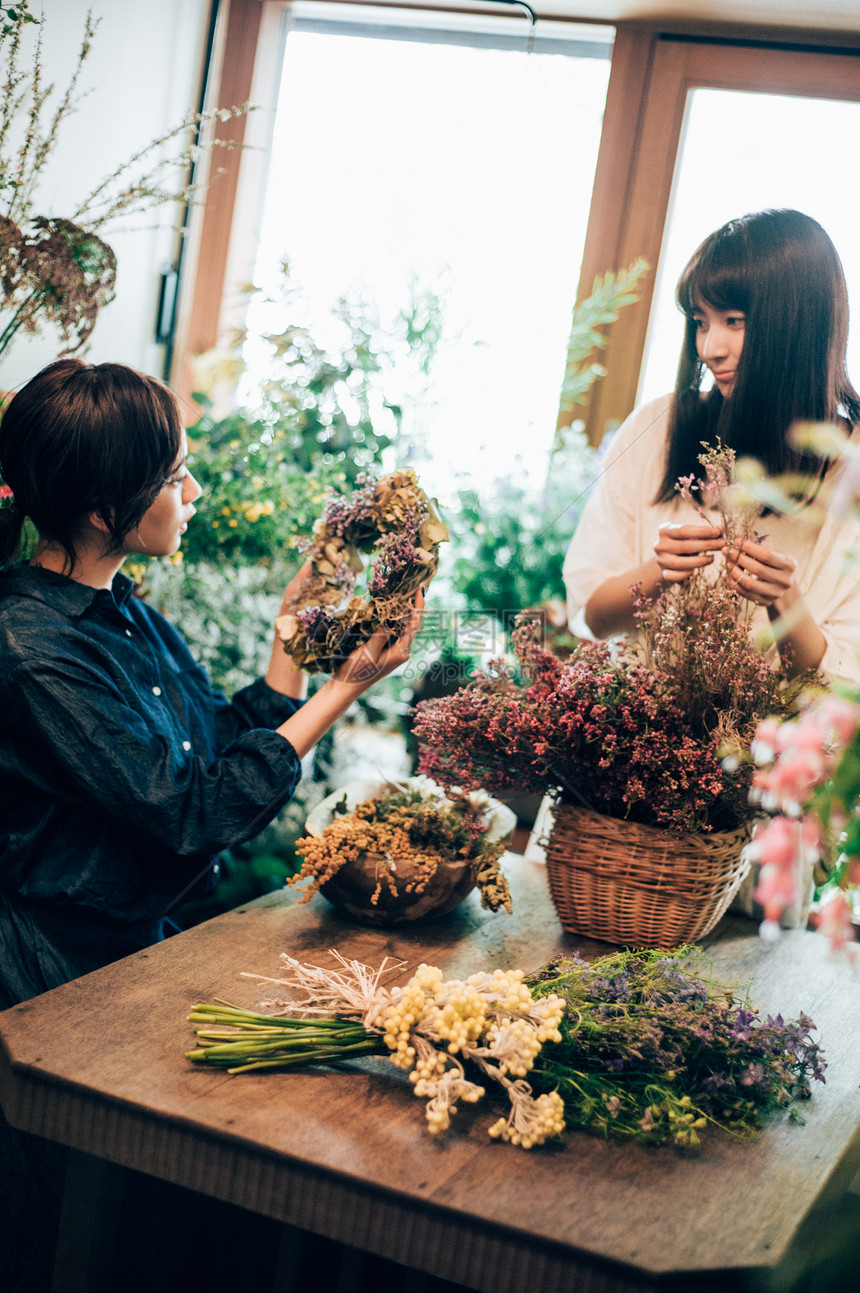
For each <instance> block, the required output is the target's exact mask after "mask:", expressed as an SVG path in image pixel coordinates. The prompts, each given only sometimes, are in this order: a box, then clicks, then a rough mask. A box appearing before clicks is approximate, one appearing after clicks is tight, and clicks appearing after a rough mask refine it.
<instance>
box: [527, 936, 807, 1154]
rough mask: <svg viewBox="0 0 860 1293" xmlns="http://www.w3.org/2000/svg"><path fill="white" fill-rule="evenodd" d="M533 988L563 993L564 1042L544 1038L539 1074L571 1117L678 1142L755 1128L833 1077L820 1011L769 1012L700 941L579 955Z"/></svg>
mask: <svg viewBox="0 0 860 1293" xmlns="http://www.w3.org/2000/svg"><path fill="white" fill-rule="evenodd" d="M531 989H532V995H533V996H536V997H539V996H541V995H542V994H543V993H544V992H546V993H553V994H555V995H557V996H560V997H562V999H563V1000H564V1002H565V1011H564V1015H563V1017H562V1022H561V1025H560V1030H561V1035H562V1040H561V1042H559V1043H558V1044H557V1045H556V1046H553V1047H546V1048H544V1050H543V1051H542V1052H541V1055H540V1057H539V1059H538V1061H537V1062H536V1064H535V1067H534V1070H533V1072H532V1075H531V1081H532V1085H533V1087H534V1088H535V1090H538V1091H557V1092H558V1093H559V1095H560V1096H561V1097H562V1100H563V1101H564V1110H565V1122H566V1124H567V1126H568V1127H575V1128H580V1129H583V1130H588V1131H593V1132H597V1133H598V1134H602V1135H605V1136H613V1137H618V1138H621V1139H629V1140H640V1141H647V1142H651V1143H658V1144H662V1143H665V1142H674V1143H675V1144H677V1145H680V1146H689V1145H695V1144H696V1143H697V1142H698V1140H699V1132H700V1131H701V1130H702V1129H704V1128H705V1127H707V1126H708V1125H709V1124H710V1125H711V1126H715V1127H719V1128H722V1129H723V1130H725V1131H728V1132H731V1133H733V1134H735V1135H741V1136H749V1135H754V1134H755V1133H756V1132H757V1131H758V1130H760V1128H761V1127H762V1126H763V1124H764V1121H765V1119H766V1118H767V1117H768V1116H770V1115H771V1114H772V1113H773V1112H774V1111H776V1110H778V1109H780V1108H787V1107H789V1106H790V1105H791V1104H792V1102H793V1101H795V1100H803V1099H807V1098H808V1097H809V1095H810V1081H811V1080H814V1081H818V1082H823V1081H824V1070H825V1064H824V1061H823V1059H822V1056H821V1052H820V1048H819V1044H818V1043H817V1042H815V1041H813V1039H812V1036H811V1033H812V1030H813V1028H814V1027H815V1025H814V1024H813V1022H812V1020H811V1019H810V1018H809V1017H808V1016H807V1015H804V1014H800V1015H799V1016H798V1018H797V1019H796V1020H793V1021H788V1022H786V1021H785V1020H784V1019H783V1017H782V1015H779V1014H778V1015H776V1017H772V1016H770V1015H767V1016H766V1017H765V1018H764V1019H762V1018H761V1016H760V1014H759V1013H758V1012H757V1011H756V1010H754V1009H753V1008H752V1007H751V1006H750V1004H749V1002H748V1001H747V1000H745V999H744V998H741V997H739V996H738V995H737V994H736V993H735V992H734V991H733V990H732V989H730V988H726V987H725V986H723V985H721V984H719V983H715V982H714V981H713V980H712V979H711V978H710V977H709V976H708V974H707V972H706V970H705V969H704V964H703V957H702V956H701V954H694V952H693V950H692V949H691V948H678V949H677V950H676V951H674V952H662V951H657V952H642V951H639V952H618V953H615V954H612V955H609V956H601V957H599V958H598V959H597V960H595V961H593V962H591V963H590V964H589V962H587V961H585V960H583V959H582V957H580V956H579V955H578V954H576V953H575V954H574V955H573V957H570V958H564V959H561V960H558V961H555V962H551V963H550V964H549V965H547V966H545V967H544V968H543V969H542V970H541V971H540V973H539V974H538V975H537V976H536V977H535V980H534V981H533V982H532V983H531ZM789 1116H792V1117H794V1118H795V1120H799V1119H798V1118H797V1115H796V1111H795V1110H794V1109H791V1113H790V1115H789Z"/></svg>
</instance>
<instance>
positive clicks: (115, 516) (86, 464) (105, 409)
mask: <svg viewBox="0 0 860 1293" xmlns="http://www.w3.org/2000/svg"><path fill="white" fill-rule="evenodd" d="M181 446H182V423H181V420H180V417H179V409H178V406H177V402H176V398H175V396H174V395H173V394H172V392H171V391H170V390H168V388H167V387H166V386H164V385H163V384H162V383H161V382H159V381H157V380H156V379H155V378H154V377H147V376H145V375H144V374H143V373H138V372H136V371H135V370H134V369H133V368H127V367H126V366H125V364H85V363H84V362H83V361H82V360H80V359H73V358H72V359H59V360H57V361H56V362H55V363H53V364H49V365H48V367H47V368H43V369H42V371H41V372H40V373H37V374H36V376H35V377H34V378H32V380H31V381H29V382H27V384H26V386H23V387H22V388H21V390H20V391H18V393H17V394H16V395H15V396H14V398H13V399H12V401H11V402H10V404H9V406H8V408H7V409H6V412H5V413H4V415H3V419H2V421H0V476H2V478H3V481H4V482H5V484H6V485H7V486H8V487H9V488H10V489H11V490H12V493H13V499H14V501H13V503H12V505H11V506H8V505H7V506H4V507H3V508H2V509H0V566H3V565H7V564H8V563H9V562H10V561H12V560H14V559H15V557H16V556H17V554H18V552H19V550H20V546H21V536H22V531H23V526H24V520H25V518H29V519H30V521H32V523H33V525H35V527H36V529H37V530H38V532H39V536H40V538H42V539H47V540H49V541H50V542H52V543H56V544H58V545H59V546H60V547H61V548H62V549H63V550H64V552H65V553H66V556H67V558H68V561H69V567H70V568H71V569H74V566H75V562H76V555H75V539H76V537H77V536H78V534H79V532H80V527H81V524H82V522H83V521H84V520H85V519H86V517H88V516H90V515H92V514H93V513H95V514H96V515H97V516H99V517H100V518H101V520H102V521H103V522H104V524H105V527H106V529H107V532H108V534H109V535H110V537H111V541H112V545H113V547H114V549H115V550H116V551H119V549H120V548H121V546H122V543H123V540H124V539H125V537H126V535H128V534H129V532H130V531H131V530H133V529H134V528H135V526H136V525H138V524H139V523H140V521H141V519H142V517H143V514H144V513H145V512H146V510H147V508H149V507H150V506H151V504H152V503H153V502H154V501H155V499H156V497H157V495H158V493H159V491H160V490H161V489H162V488H163V486H164V484H165V483H166V481H167V480H168V479H169V477H170V474H171V472H172V470H173V468H174V466H175V464H176V461H177V459H178V457H179V453H180V450H181Z"/></svg>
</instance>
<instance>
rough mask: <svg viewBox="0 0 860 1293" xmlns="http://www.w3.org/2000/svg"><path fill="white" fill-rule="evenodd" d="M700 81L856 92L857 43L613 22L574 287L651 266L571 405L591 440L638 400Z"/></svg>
mask: <svg viewBox="0 0 860 1293" xmlns="http://www.w3.org/2000/svg"><path fill="white" fill-rule="evenodd" d="M700 87H708V88H715V89H723V90H741V91H755V92H761V93H766V94H790V95H798V96H802V97H808V98H822V99H843V100H849V101H853V100H860V50H857V51H852V50H846V49H845V48H838V49H833V50H829V49H828V50H823V49H821V48H805V47H798V46H792V45H777V44H776V43H772V42H761V41H731V40H727V39H703V38H702V37H694V36H689V37H688V36H682V35H675V34H671V35H668V34H661V33H659V32H656V31H655V30H653V29H649V28H634V27H629V28H626V29H625V28H619V30H618V32H617V35H616V40H615V47H614V53H613V61H612V74H611V76H610V81H609V92H608V96H607V103H606V111H605V115H604V123H603V133H602V137H601V144H600V152H599V154H598V161H597V170H596V174H595V182H594V190H593V194H592V203H591V211H590V215H589V223H588V229H587V232H586V240H585V251H584V255H583V263H582V270H581V274H580V284H579V291H578V297H579V299H582V298H584V297H585V296H587V295H588V293H589V292H590V290H591V288H592V285H593V283H594V279H595V277H597V276H599V275H602V274H604V273H606V272H607V271H609V270H615V269H619V268H621V267H624V266H627V265H630V264H632V263H633V262H634V261H635V260H637V259H638V258H639V257H643V258H644V259H645V260H646V261H647V262H648V264H649V265H650V266H651V271H650V273H649V274H648V276H647V279H646V280H645V283H644V286H643V289H642V293H641V296H640V299H639V300H638V301H637V302H636V304H635V305H631V306H628V307H626V308H625V310H624V311H623V312H622V314H621V315H620V316H619V318H618V320H617V322H616V323H614V324H613V325H612V328H611V330H610V332H609V334H608V342H607V346H606V350H605V351H604V354H603V356H602V358H601V362H602V363H603V364H604V366H605V368H606V370H607V376H606V377H605V378H604V379H603V381H601V382H600V383H598V384H597V385H596V386H594V387H593V388H592V390H591V393H590V398H589V400H588V401H587V403H586V405H585V406H584V407H583V409H580V410H577V411H576V412H577V415H578V416H581V417H583V419H584V421H585V424H586V430H587V434H588V437H589V439H590V440H591V442H592V443H593V444H597V443H599V442H600V440H601V439H602V438H603V436H604V434H605V433H606V431H607V430H609V429H611V428H613V427H615V426H617V425H618V423H619V422H621V421H623V419H624V418H625V417H626V416H627V415H628V414H629V413H630V412H631V410H632V409H633V407H634V405H635V402H636V393H637V389H638V385H639V373H640V368H641V365H642V359H643V355H644V351H645V339H646V334H647V330H648V322H649V316H650V311H651V303H652V296H653V291H654V282H655V278H656V270H657V264H658V261H659V258H660V250H661V246H662V242H663V233H664V227H665V224H666V216H667V213H668V209H669V199H670V194H671V189H672V181H673V178H674V173H675V165H676V160H677V155H678V150H679V147H680V143H681V135H682V128H683V122H684V114H685V109H686V104H687V95H688V92H689V91H690V90H693V89H698V88H700ZM568 420H569V419H568Z"/></svg>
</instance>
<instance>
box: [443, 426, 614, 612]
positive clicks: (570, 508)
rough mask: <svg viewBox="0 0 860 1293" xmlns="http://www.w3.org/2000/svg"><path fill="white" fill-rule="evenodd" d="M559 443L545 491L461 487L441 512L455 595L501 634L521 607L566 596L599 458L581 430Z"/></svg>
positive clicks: (504, 484) (517, 486)
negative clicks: (566, 571) (485, 614)
mask: <svg viewBox="0 0 860 1293" xmlns="http://www.w3.org/2000/svg"><path fill="white" fill-rule="evenodd" d="M559 444H560V446H561V447H560V448H559V450H558V451H557V453H556V455H555V459H554V466H553V468H552V470H551V472H550V475H549V479H548V480H547V482H546V485H545V487H544V489H543V490H540V489H537V488H535V487H533V486H530V485H528V484H525V485H524V484H522V483H520V482H518V481H516V480H513V479H510V478H505V479H503V480H497V481H496V482H495V487H494V489H493V492H492V494H489V495H487V496H484V495H483V494H482V493H480V492H479V491H478V490H476V489H468V490H461V491H460V493H459V494H458V496H457V499H456V501H455V504H454V507H453V508H451V509H449V510H448V511H447V512H446V514H445V520H446V522H447V524H448V526H449V528H450V530H451V533H452V535H453V536H455V543H453V544H452V553H451V557H450V566H449V572H448V574H449V578H450V582H451V586H452V588H453V590H454V591H455V592H456V593H457V594H459V595H461V596H462V597H464V598H465V600H466V603H467V604H468V606H469V607H470V608H471V609H478V608H480V609H481V610H484V611H490V612H492V613H493V614H494V615H495V616H496V618H497V619H498V620H499V621H500V622H501V623H502V624H503V625H504V627H505V628H506V629H509V628H510V627H511V626H512V624H513V621H514V619H515V618H516V616H517V614H518V613H519V612H520V611H521V610H524V609H526V608H528V607H533V606H540V605H543V604H544V603H546V602H548V601H551V600H553V599H558V598H561V597H563V595H564V585H563V582H562V574H561V571H562V565H563V563H564V555H565V552H566V551H567V547H568V544H569V543H570V540H571V536H572V535H573V532H574V530H575V529H576V526H577V524H578V522H579V518H580V515H581V513H582V509H583V507H584V506H585V501H586V498H587V496H588V490H589V488H590V486H591V483H592V481H593V480H594V477H595V474H596V471H597V465H598V463H599V461H600V457H599V455H598V453H597V452H596V451H595V450H594V449H592V448H591V446H590V445H589V444H588V441H587V440H586V438H585V435H584V432H583V430H582V427H581V425H577V426H574V427H571V428H567V429H566V431H565V435H564V438H563V440H560V441H559Z"/></svg>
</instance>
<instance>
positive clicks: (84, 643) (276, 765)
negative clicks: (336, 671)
mask: <svg viewBox="0 0 860 1293" xmlns="http://www.w3.org/2000/svg"><path fill="white" fill-rule="evenodd" d="M298 704H299V702H297V701H294V700H291V699H289V698H288V697H285V696H282V695H280V694H279V693H277V692H275V691H273V690H272V689H271V688H270V687H268V686H267V684H266V683H265V682H264V681H263V680H262V679H260V680H258V681H257V682H255V683H252V684H251V686H250V687H246V688H244V689H243V690H242V691H240V692H238V693H237V694H236V696H235V697H234V698H233V700H232V702H228V701H227V700H226V699H225V698H224V697H223V696H222V695H220V694H218V693H215V692H213V691H212V689H211V687H210V684H209V679H208V676H207V674H206V671H205V670H204V669H203V668H201V667H200V665H198V664H197V663H196V662H195V660H194V658H193V657H192V655H191V653H190V651H189V649H188V646H187V645H186V643H185V641H184V640H183V638H182V637H181V636H180V634H179V633H177V631H176V630H175V629H174V628H173V627H172V626H171V625H170V624H169V623H168V621H167V620H165V619H164V618H163V616H161V615H159V614H158V612H157V611H155V610H153V609H152V608H151V607H149V606H148V605H147V604H146V603H145V602H143V601H141V600H140V599H138V598H137V597H135V596H133V595H132V584H131V581H130V580H129V579H127V578H126V576H124V575H122V574H118V575H117V576H116V578H115V579H114V581H113V586H112V588H111V589H110V590H108V589H94V588H90V587H88V586H87V585H84V584H80V583H77V582H75V581H74V580H71V579H67V578H66V577H65V576H63V575H58V574H55V573H54V572H51V571H47V570H42V569H36V568H32V567H29V566H26V565H21V566H15V567H12V568H11V569H8V570H5V571H2V572H0V970H2V971H3V972H4V973H3V975H0V978H2V977H6V978H7V980H8V979H10V978H11V979H13V980H14V978H15V975H16V973H19V972H20V974H21V975H22V976H23V979H22V985H19V987H18V988H15V987H13V988H12V989H11V990H10V989H9V988H8V986H7V991H6V993H3V992H2V991H0V1000H2V999H3V997H4V996H5V997H6V998H7V1004H8V1003H9V1002H8V997H9V993H10V991H11V993H12V995H13V996H15V995H16V994H18V996H17V999H19V1000H20V999H22V998H21V996H20V991H22V990H24V989H25V988H26V987H27V985H28V983H29V985H30V987H31V988H32V987H33V984H35V991H40V990H41V989H42V988H43V987H50V986H54V983H55V982H63V981H64V979H68V978H72V977H75V976H76V975H77V974H80V973H84V972H85V971H86V970H88V969H93V968H95V966H96V965H100V964H105V963H106V962H107V961H110V960H113V959H116V957H117V956H121V955H124V954H125V953H126V952H130V951H133V950H135V949H136V948H137V947H140V946H146V945H147V944H148V943H150V942H152V941H154V939H157V938H159V937H162V936H163V924H164V918H165V916H166V914H167V913H168V912H169V911H170V910H171V909H172V908H174V907H175V906H176V905H177V904H178V903H179V901H180V900H182V899H184V898H185V897H186V896H188V894H189V893H191V892H192V891H195V890H197V891H199V889H200V886H205V885H206V884H207V881H208V882H209V883H211V879H212V874H213V867H214V865H215V856H214V855H217V854H218V853H219V852H220V851H221V850H222V849H225V848H229V847H230V846H231V845H233V844H236V843H239V842H241V841H242V840H246V839H249V838H251V837H252V836H253V835H255V834H256V833H257V832H258V831H260V830H261V829H262V828H263V826H265V825H267V823H268V822H270V821H271V820H272V818H273V817H275V816H276V814H277V813H278V811H279V810H280V809H281V808H282V807H283V805H284V804H285V803H286V801H287V800H288V799H289V798H290V796H291V795H292V793H293V791H294V789H295V786H296V783H297V782H298V779H299V776H300V772H301V765H300V760H299V758H298V756H297V754H296V752H295V750H294V749H293V747H292V746H291V745H290V743H289V741H287V740H285V739H284V738H283V737H282V736H279V735H278V734H277V732H275V731H273V730H272V728H274V727H277V726H278V725H279V724H280V723H282V722H284V720H285V719H287V718H288V717H289V716H290V715H291V714H293V713H294V712H295V710H296V709H297V707H298ZM97 944H101V946H97ZM16 947H17V948H18V952H17V953H16V951H15V948H16ZM22 957H24V958H25V959H27V960H28V961H30V962H32V964H31V965H30V966H29V969H27V967H24V968H22V967H21V966H20V964H19V965H18V967H17V969H16V966H15V965H13V964H11V963H10V962H14V961H15V960H16V958H17V960H18V961H19V962H20V960H21V958H22ZM55 962H56V963H55ZM28 995H32V992H29V993H28Z"/></svg>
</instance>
